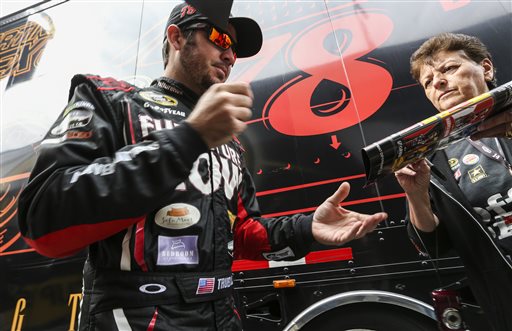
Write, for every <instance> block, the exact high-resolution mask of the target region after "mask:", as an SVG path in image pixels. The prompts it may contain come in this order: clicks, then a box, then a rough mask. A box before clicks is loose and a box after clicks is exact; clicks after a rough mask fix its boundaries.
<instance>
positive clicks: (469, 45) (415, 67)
mask: <svg viewBox="0 0 512 331" xmlns="http://www.w3.org/2000/svg"><path fill="white" fill-rule="evenodd" d="M460 50H462V51H464V53H465V54H466V56H467V57H468V58H470V59H471V60H473V61H474V62H476V63H480V62H481V61H482V60H484V59H485V58H487V59H489V60H490V61H491V62H492V56H491V53H490V52H489V50H488V49H487V46H485V44H484V43H483V42H482V41H480V39H478V38H477V37H473V36H468V35H465V34H461V33H441V34H439V35H437V36H434V37H432V38H430V39H428V40H427V41H425V42H424V43H423V44H422V45H421V46H420V48H418V49H417V50H416V51H415V52H414V53H413V54H412V56H411V59H410V65H411V75H412V77H413V78H414V79H416V80H417V81H419V78H420V69H421V67H422V66H423V65H424V64H431V63H432V61H433V57H434V56H435V55H436V54H437V53H439V52H442V51H448V52H450V51H460ZM493 71H494V76H493V79H492V81H490V82H487V86H488V87H489V89H492V88H494V87H496V86H497V82H496V67H494V69H493Z"/></svg>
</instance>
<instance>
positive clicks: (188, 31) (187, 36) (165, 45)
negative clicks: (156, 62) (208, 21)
mask: <svg viewBox="0 0 512 331" xmlns="http://www.w3.org/2000/svg"><path fill="white" fill-rule="evenodd" d="M195 31H196V30H193V29H186V28H183V29H181V33H182V34H183V35H184V36H185V39H186V43H187V44H188V43H192V42H193V38H192V36H193V35H194V32H195ZM169 47H170V46H169V43H168V41H167V38H165V39H164V43H163V45H162V57H163V59H164V69H165V67H167V63H168V62H169Z"/></svg>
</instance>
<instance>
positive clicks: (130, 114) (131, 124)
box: [126, 102, 136, 144]
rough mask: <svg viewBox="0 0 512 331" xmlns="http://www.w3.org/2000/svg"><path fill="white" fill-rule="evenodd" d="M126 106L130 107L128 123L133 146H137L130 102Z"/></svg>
mask: <svg viewBox="0 0 512 331" xmlns="http://www.w3.org/2000/svg"><path fill="white" fill-rule="evenodd" d="M126 106H127V107H128V110H127V113H128V122H129V124H128V125H129V126H130V136H131V138H132V144H135V143H136V140H135V133H134V132H133V120H132V108H131V106H130V104H129V103H128V102H127V103H126Z"/></svg>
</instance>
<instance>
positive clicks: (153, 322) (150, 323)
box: [148, 308, 158, 331]
mask: <svg viewBox="0 0 512 331" xmlns="http://www.w3.org/2000/svg"><path fill="white" fill-rule="evenodd" d="M157 317H158V308H156V309H155V313H154V314H153V318H152V319H151V322H149V325H148V331H153V330H154V329H155V324H156V318H157Z"/></svg>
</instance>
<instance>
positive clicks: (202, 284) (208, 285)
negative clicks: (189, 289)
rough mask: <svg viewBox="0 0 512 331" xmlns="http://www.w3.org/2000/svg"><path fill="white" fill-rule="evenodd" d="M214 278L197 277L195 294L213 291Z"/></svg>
mask: <svg viewBox="0 0 512 331" xmlns="http://www.w3.org/2000/svg"><path fill="white" fill-rule="evenodd" d="M214 288H215V278H199V281H198V283H197V291H196V294H207V293H213V289H214Z"/></svg>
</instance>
